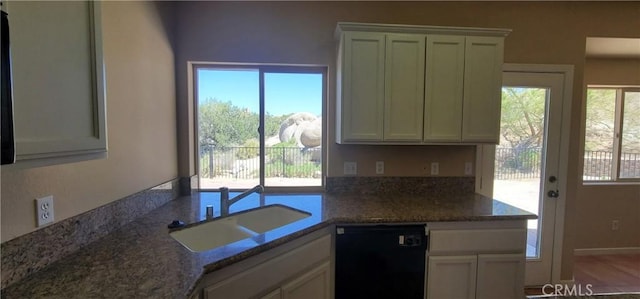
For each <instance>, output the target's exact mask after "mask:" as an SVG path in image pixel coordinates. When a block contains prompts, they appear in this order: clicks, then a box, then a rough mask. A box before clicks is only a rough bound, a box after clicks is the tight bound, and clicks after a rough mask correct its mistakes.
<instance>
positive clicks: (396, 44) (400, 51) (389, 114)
mask: <svg viewBox="0 0 640 299" xmlns="http://www.w3.org/2000/svg"><path fill="white" fill-rule="evenodd" d="M424 52H425V37H424V36H423V35H415V34H414V35H406V34H387V38H386V53H385V57H386V60H385V99H384V103H385V109H384V140H387V141H417V142H419V141H420V140H421V139H422V122H423V111H424V110H423V109H424V108H423V107H424Z"/></svg>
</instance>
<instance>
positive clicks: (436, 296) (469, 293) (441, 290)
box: [427, 255, 499, 299]
mask: <svg viewBox="0 0 640 299" xmlns="http://www.w3.org/2000/svg"><path fill="white" fill-rule="evenodd" d="M476 269H477V256H476V255H462V256H430V257H429V266H428V271H427V299H448V298H458V299H465V298H467V299H474V298H475V295H476ZM496 298H499V297H496Z"/></svg>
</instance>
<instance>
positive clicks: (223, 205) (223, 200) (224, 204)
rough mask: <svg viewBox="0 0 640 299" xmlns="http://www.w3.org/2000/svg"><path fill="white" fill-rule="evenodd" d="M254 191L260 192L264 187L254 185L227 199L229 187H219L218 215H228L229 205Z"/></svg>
mask: <svg viewBox="0 0 640 299" xmlns="http://www.w3.org/2000/svg"><path fill="white" fill-rule="evenodd" d="M253 192H256V193H262V192H264V187H262V186H261V185H256V186H255V187H253V188H251V189H249V190H247V191H244V192H242V193H240V194H238V195H237V196H236V197H234V198H231V199H229V188H227V187H221V188H220V215H221V216H228V215H229V207H231V205H232V204H234V203H236V202H237V201H239V200H241V199H243V198H245V197H247V196H249V195H251V193H253Z"/></svg>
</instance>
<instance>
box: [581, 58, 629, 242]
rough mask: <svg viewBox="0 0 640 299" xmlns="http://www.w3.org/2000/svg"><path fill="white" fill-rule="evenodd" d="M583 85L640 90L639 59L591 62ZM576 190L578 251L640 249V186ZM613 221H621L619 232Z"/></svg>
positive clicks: (597, 60) (582, 188)
mask: <svg viewBox="0 0 640 299" xmlns="http://www.w3.org/2000/svg"><path fill="white" fill-rule="evenodd" d="M584 84H585V86H586V85H590V84H593V85H636V86H640V59H602V58H589V59H587V60H586V63H585V72H584ZM583 109H584V106H583ZM584 112H585V113H586V110H585V111H584ZM581 132H584V128H583V129H582V131H581ZM582 140H584V139H582ZM582 142H584V141H582ZM577 187H578V188H577V198H576V212H575V215H576V218H575V219H576V220H575V223H576V233H575V248H617V247H640V237H638V236H640V185H637V184H636V185H612V184H587V185H582V184H578V186H577ZM613 220H618V221H620V229H619V230H617V231H612V230H611V221H613Z"/></svg>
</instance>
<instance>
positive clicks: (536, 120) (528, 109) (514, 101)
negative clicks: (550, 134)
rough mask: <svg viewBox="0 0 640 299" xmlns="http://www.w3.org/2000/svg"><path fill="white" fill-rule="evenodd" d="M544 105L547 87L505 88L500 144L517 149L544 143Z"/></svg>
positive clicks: (503, 91)
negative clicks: (506, 144)
mask: <svg viewBox="0 0 640 299" xmlns="http://www.w3.org/2000/svg"><path fill="white" fill-rule="evenodd" d="M545 104H546V90H545V89H542V88H517V87H509V88H504V89H503V90H502V120H501V122H500V134H501V142H500V143H501V144H503V142H502V141H505V143H508V145H509V146H510V147H511V148H514V149H520V148H529V147H540V146H542V137H543V132H544V114H545Z"/></svg>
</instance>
